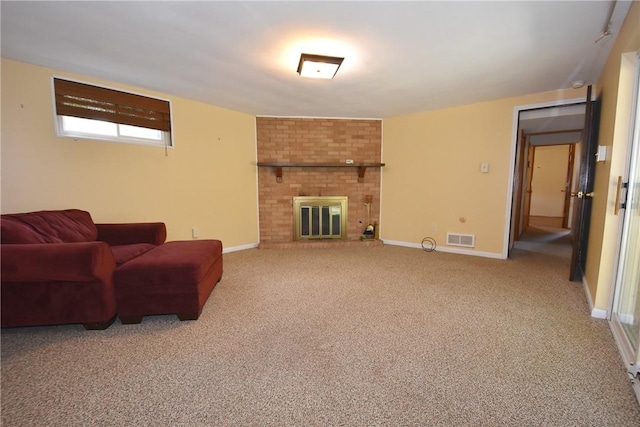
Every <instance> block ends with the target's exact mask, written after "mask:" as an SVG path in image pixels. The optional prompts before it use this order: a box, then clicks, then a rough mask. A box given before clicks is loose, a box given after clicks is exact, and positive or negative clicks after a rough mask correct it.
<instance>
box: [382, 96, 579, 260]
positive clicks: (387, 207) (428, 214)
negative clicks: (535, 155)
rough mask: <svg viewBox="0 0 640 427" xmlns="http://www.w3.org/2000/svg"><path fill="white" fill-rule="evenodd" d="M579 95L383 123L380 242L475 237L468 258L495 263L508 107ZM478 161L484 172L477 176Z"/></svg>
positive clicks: (508, 167) (501, 225)
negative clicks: (472, 254) (474, 254)
mask: <svg viewBox="0 0 640 427" xmlns="http://www.w3.org/2000/svg"><path fill="white" fill-rule="evenodd" d="M585 93H586V92H585V90H584V88H583V89H579V90H574V89H570V90H566V91H562V90H560V91H554V92H546V93H540V94H533V95H527V96H520V97H515V98H507V99H501V100H497V101H491V102H483V103H478V104H473V105H466V106H462V107H455V108H448V109H442V110H435V111H426V112H422V113H418V114H413V115H409V116H401V117H394V118H390V119H386V120H384V122H383V162H385V163H386V167H385V168H384V170H383V172H382V173H383V176H382V201H381V205H382V212H381V219H380V225H381V228H380V230H381V231H380V232H381V238H382V239H383V240H391V241H397V242H403V243H408V244H419V243H420V242H421V241H422V239H423V238H424V237H426V236H430V237H433V238H435V239H436V241H437V242H438V245H439V246H443V247H445V248H446V246H445V237H446V232H455V233H464V234H475V235H476V246H475V248H474V251H475V252H478V253H479V254H482V255H487V256H496V257H502V256H503V253H504V250H505V248H504V246H505V244H504V240H505V230H506V218H507V200H508V195H509V193H510V187H509V185H510V182H509V176H510V173H511V172H512V168H513V164H512V159H511V155H512V154H511V149H512V140H513V126H514V108H515V107H519V106H525V105H532V104H539V103H546V102H555V101H559V100H564V99H574V98H580V97H584V96H585ZM482 162H488V163H489V173H480V164H481V163H482ZM463 221H464V222H463ZM432 228H436V230H433V229H432ZM454 249H455V248H454Z"/></svg>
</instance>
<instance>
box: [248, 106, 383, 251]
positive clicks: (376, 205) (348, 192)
mask: <svg viewBox="0 0 640 427" xmlns="http://www.w3.org/2000/svg"><path fill="white" fill-rule="evenodd" d="M256 133H257V151H258V164H259V167H258V204H259V215H260V246H261V247H289V246H293V245H304V243H305V242H301V241H295V237H294V222H293V217H294V214H293V198H294V197H298V196H313V197H326V196H345V197H347V198H348V203H347V211H348V215H347V224H346V236H345V237H344V238H343V239H340V241H341V242H342V243H348V242H360V240H361V235H362V233H363V231H364V229H365V227H366V226H367V216H370V222H371V223H374V222H376V223H379V222H380V219H379V215H380V214H379V212H380V173H381V168H380V166H376V165H378V164H379V163H380V162H381V156H382V154H381V153H382V121H380V120H366V119H319V118H281V117H257V118H256ZM347 160H353V163H354V164H353V165H348V164H347V163H346V161H347ZM261 164H262V165H261ZM264 164H267V165H269V166H263V165H264ZM274 164H278V165H282V164H285V166H284V167H276V166H273V165H274ZM319 164H320V166H316V165H319ZM292 165H294V166H292ZM359 165H366V166H365V167H363V166H359ZM372 165H373V166H372ZM368 202H370V205H365V203H368ZM368 206H370V208H368ZM368 209H370V213H369V212H368ZM324 242H325V244H336V243H340V242H335V241H332V242H327V241H324ZM315 243H316V244H317V243H318V242H315ZM361 243H364V244H372V243H374V242H371V241H365V242H361Z"/></svg>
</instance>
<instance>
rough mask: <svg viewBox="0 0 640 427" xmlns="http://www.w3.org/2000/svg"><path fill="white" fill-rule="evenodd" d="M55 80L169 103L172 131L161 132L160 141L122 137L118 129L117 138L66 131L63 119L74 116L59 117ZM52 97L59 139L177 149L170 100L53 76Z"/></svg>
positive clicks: (117, 124)
mask: <svg viewBox="0 0 640 427" xmlns="http://www.w3.org/2000/svg"><path fill="white" fill-rule="evenodd" d="M55 79H59V80H67V81H69V82H73V83H79V84H83V85H88V86H94V87H97V88H102V89H108V90H113V91H117V92H123V93H126V94H131V95H137V96H142V97H145V98H151V99H155V100H159V101H163V102H167V103H168V104H169V116H170V119H169V121H170V124H171V129H170V130H168V131H163V130H160V132H161V135H162V138H161V139H160V140H155V139H149V138H137V137H132V136H122V135H120V130H119V129H118V135H116V136H112V135H104V134H100V133H92V132H81V131H70V130H65V129H64V126H63V123H62V121H63V117H73V116H65V115H59V114H58V111H57V107H56V89H55ZM51 97H52V110H53V122H54V128H55V133H56V136H57V137H58V138H71V139H74V140H78V139H86V140H90V141H103V142H115V143H124V144H134V145H143V146H147V147H160V148H164V149H165V150H167V149H173V148H174V147H175V139H174V135H173V103H172V102H171V100H169V99H165V98H159V97H155V96H149V95H148V94H144V93H139V92H134V91H130V90H123V89H121V88H117V87H112V86H105V85H99V84H95V83H90V82H86V81H82V80H77V79H71V78H68V77H61V76H52V77H51ZM87 119H88V120H97V121H101V122H104V123H114V124H115V125H116V126H119V125H121V124H125V125H126V123H116V122H107V121H106V120H98V119H90V118H87ZM139 127H142V126H139ZM143 128H144V127H143ZM144 129H151V128H144Z"/></svg>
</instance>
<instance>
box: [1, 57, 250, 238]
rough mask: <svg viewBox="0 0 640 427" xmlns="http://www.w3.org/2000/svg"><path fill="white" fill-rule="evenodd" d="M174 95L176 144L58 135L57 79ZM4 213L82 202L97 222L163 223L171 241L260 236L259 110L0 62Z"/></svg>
mask: <svg viewBox="0 0 640 427" xmlns="http://www.w3.org/2000/svg"><path fill="white" fill-rule="evenodd" d="M53 75H56V76H61V77H69V78H74V79H78V80H81V81H86V82H89V83H95V84H102V85H106V86H109V87H114V88H117V89H123V90H132V91H135V92H138V93H142V94H147V95H150V96H156V97H160V98H164V99H169V100H170V101H171V102H172V115H173V129H174V133H173V135H174V142H175V148H173V149H170V150H169V152H168V157H165V152H164V149H163V148H158V147H145V146H140V145H131V144H119V143H109V142H99V141H88V140H77V141H76V140H73V139H70V138H58V137H56V136H55V131H54V124H53V109H52V98H51V76H53ZM1 138H2V186H1V188H2V191H1V196H2V199H1V202H2V212H3V213H10V212H24V211H31V210H40V209H63V208H79V209H85V210H88V211H90V212H91V214H92V216H93V218H94V221H96V222H130V221H163V222H165V223H166V225H167V231H168V239H169V240H188V239H191V228H192V227H198V228H199V230H200V238H201V239H204V238H216V239H220V240H222V242H223V244H224V246H225V248H233V247H238V246H245V245H253V244H256V243H257V242H258V213H257V186H256V166H255V119H254V117H253V116H250V115H247V114H242V113H238V112H234V111H229V110H225V109H222V108H218V107H214V106H211V105H206V104H202V103H198V102H195V101H190V100H187V99H183V98H178V97H172V96H169V95H165V94H158V93H153V92H148V91H145V90H142V89H139V88H131V87H126V86H124V85H120V84H116V83H112V82H105V81H99V80H96V79H92V78H88V77H84V76H77V75H72V74H68V73H64V72H61V71H57V70H52V69H47V68H42V67H37V66H33V65H28V64H25V63H20V62H15V61H9V60H4V59H3V60H2V127H1Z"/></svg>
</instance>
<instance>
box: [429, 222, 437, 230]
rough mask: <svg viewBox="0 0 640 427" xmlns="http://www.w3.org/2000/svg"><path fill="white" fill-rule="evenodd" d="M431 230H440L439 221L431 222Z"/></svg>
mask: <svg viewBox="0 0 640 427" xmlns="http://www.w3.org/2000/svg"><path fill="white" fill-rule="evenodd" d="M431 231H438V223H437V222H432V223H431Z"/></svg>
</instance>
